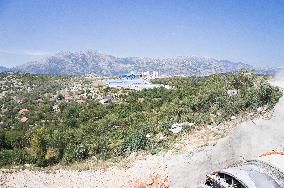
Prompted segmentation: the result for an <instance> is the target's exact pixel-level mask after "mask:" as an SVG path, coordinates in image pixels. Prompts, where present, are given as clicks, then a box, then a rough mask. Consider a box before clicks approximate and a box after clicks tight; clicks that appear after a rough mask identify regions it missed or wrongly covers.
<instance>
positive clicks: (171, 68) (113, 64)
mask: <svg viewBox="0 0 284 188" xmlns="http://www.w3.org/2000/svg"><path fill="white" fill-rule="evenodd" d="M240 69H248V70H252V69H254V67H253V66H251V65H248V64H244V63H241V62H232V61H228V60H217V59H214V58H206V57H176V58H164V59H158V58H142V57H125V58H124V57H123V58H121V57H115V56H112V55H107V54H103V53H99V52H97V51H93V50H88V51H84V52H60V53H57V54H55V55H53V56H50V57H47V58H46V59H44V60H41V61H33V62H29V63H26V64H23V65H21V66H17V67H14V68H11V69H7V68H5V67H0V72H1V71H2V72H3V71H7V70H9V71H14V72H25V73H35V74H67V75H84V74H90V73H93V74H96V75H98V76H117V75H121V74H124V73H128V72H131V71H134V72H144V71H158V72H159V73H160V74H162V75H167V76H173V75H185V76H205V75H210V74H213V73H225V72H233V71H237V70H240ZM267 71H268V70H267Z"/></svg>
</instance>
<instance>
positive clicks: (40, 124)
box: [0, 72, 282, 166]
mask: <svg viewBox="0 0 284 188" xmlns="http://www.w3.org/2000/svg"><path fill="white" fill-rule="evenodd" d="M74 80H76V81H78V80H79V81H81V82H80V83H82V84H83V85H84V83H85V84H90V83H89V81H86V80H84V78H81V77H71V76H55V75H53V76H52V75H30V74H15V75H10V74H0V86H1V88H0V90H1V93H2V94H1V96H0V110H1V113H0V127H1V128H0V166H7V165H21V164H25V163H33V164H36V165H38V166H48V165H52V164H56V163H59V162H61V163H71V162H74V161H81V160H85V159H87V158H89V157H91V156H96V157H97V158H100V159H108V158H111V157H116V156H127V155H129V154H130V153H131V152H133V151H138V150H147V151H150V152H151V153H156V152H157V151H158V150H159V149H161V148H162V147H164V146H166V145H167V143H169V142H170V141H174V140H175V138H176V137H177V136H178V135H179V134H182V133H183V132H188V131H190V130H192V129H194V128H195V127H197V126H202V125H207V124H213V125H215V126H218V125H219V124H221V123H224V122H226V121H229V120H230V119H231V117H232V116H238V115H242V114H243V113H250V112H256V111H257V109H258V108H259V107H264V106H267V108H268V109H270V108H273V107H274V105H275V104H276V103H277V101H278V100H279V98H280V97H281V95H282V93H281V92H280V90H279V89H278V88H275V87H272V86H270V85H269V84H268V83H267V82H266V80H265V78H264V77H263V76H259V75H255V74H251V73H247V72H238V73H232V74H221V75H220V74H218V75H212V76H208V77H187V78H180V77H174V78H165V79H156V80H153V81H152V82H154V83H159V84H167V85H170V86H172V89H165V88H155V89H148V90H142V91H130V90H123V91H118V90H117V89H110V88H101V87H99V88H98V90H97V91H98V93H97V95H100V94H101V95H103V94H106V93H107V94H113V95H115V94H117V93H118V92H120V93H119V96H118V99H117V100H116V102H111V103H107V104H101V103H99V101H98V99H96V98H94V97H91V96H89V95H88V93H90V91H89V89H91V88H87V89H85V90H84V89H80V93H79V94H78V95H80V97H79V98H80V99H82V100H84V102H82V103H81V102H78V101H76V100H75V99H73V98H72V99H69V100H67V99H66V98H65V97H64V95H63V94H62V91H63V90H64V91H66V88H68V87H71V86H72V83H73V82H74ZM67 91H68V89H67ZM99 92H102V93H99ZM85 93H87V95H84V94H85ZM73 95H76V94H73ZM82 96H84V97H82ZM75 98H76V97H75ZM21 109H27V110H28V111H22V112H20V110H21ZM23 117H26V118H27V120H26V121H24V120H23V121H21V120H22V118H23ZM184 122H188V123H190V124H191V126H185V127H183V129H182V131H181V132H180V133H178V134H174V133H173V132H172V131H171V130H170V128H171V126H172V125H173V124H175V123H184Z"/></svg>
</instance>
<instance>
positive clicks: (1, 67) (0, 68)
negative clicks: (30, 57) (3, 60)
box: [0, 66, 9, 72]
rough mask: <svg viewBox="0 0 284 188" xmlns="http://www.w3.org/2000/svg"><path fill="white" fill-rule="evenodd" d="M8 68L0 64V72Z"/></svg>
mask: <svg viewBox="0 0 284 188" xmlns="http://www.w3.org/2000/svg"><path fill="white" fill-rule="evenodd" d="M8 70H9V69H8V68H6V67H3V66H0V72H5V71H8Z"/></svg>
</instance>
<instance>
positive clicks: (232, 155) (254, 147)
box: [0, 74, 284, 188]
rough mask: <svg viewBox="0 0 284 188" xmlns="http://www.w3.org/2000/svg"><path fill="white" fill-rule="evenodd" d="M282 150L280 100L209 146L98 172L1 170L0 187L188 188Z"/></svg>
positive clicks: (283, 107) (277, 82)
mask: <svg viewBox="0 0 284 188" xmlns="http://www.w3.org/2000/svg"><path fill="white" fill-rule="evenodd" d="M283 75H284V74H283ZM283 77H284V76H283ZM283 77H281V76H279V77H277V78H276V79H275V80H274V81H273V82H272V83H273V84H275V85H278V86H280V87H282V88H284V80H282V78H283ZM189 139H191V138H189ZM283 148H284V98H281V100H280V101H279V103H278V104H277V106H276V107H275V110H274V113H273V117H272V118H271V119H269V120H264V119H258V120H255V121H247V122H244V123H241V124H240V125H238V126H236V127H235V128H233V129H232V130H231V131H230V133H229V134H228V135H227V136H226V137H224V138H222V139H219V140H218V141H217V142H216V143H215V144H214V145H209V146H205V147H202V148H199V149H196V148H192V147H188V149H187V150H185V151H183V152H182V153H181V154H173V153H165V154H159V155H155V156H147V157H146V158H145V159H142V160H136V161H134V162H133V163H132V164H131V165H130V167H129V168H125V167H118V166H114V167H110V168H108V169H106V170H99V171H68V170H58V171H54V172H52V173H47V172H43V171H29V170H22V171H17V172H13V173H7V172H5V171H3V170H2V171H0V187H111V188H113V187H133V186H134V185H135V184H136V182H135V181H136V180H137V181H140V182H144V183H145V184H152V185H154V184H155V181H158V182H159V183H160V184H161V182H163V181H165V177H167V176H168V177H169V181H170V187H178V188H183V187H189V188H191V187H196V185H197V184H198V183H199V182H200V181H201V180H202V179H203V178H204V176H205V175H206V174H208V173H210V172H212V171H215V170H219V169H221V168H224V167H227V166H228V165H231V164H233V163H236V162H238V161H242V160H248V159H252V158H255V157H257V156H258V155H260V154H261V153H265V152H268V151H271V150H283ZM151 177H154V178H153V179H152V178H151Z"/></svg>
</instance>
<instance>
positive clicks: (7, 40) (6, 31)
mask: <svg viewBox="0 0 284 188" xmlns="http://www.w3.org/2000/svg"><path fill="white" fill-rule="evenodd" d="M88 49H94V50H98V51H100V52H103V53H106V54H111V55H115V56H118V57H129V56H139V57H158V58H165V57H176V56H203V57H212V58H216V59H227V60H231V61H236V62H244V63H248V64H251V65H253V66H257V67H264V66H269V67H284V1H283V0H255V1H252V0H215V1H213V0H196V1H195V0H171V1H169V0H143V1H141V0H128V1H127V0H44V1H42V0H0V65H1V66H7V67H13V66H17V65H21V64H24V63H26V62H28V61H33V60H41V59H44V58H45V57H47V56H50V55H53V54H55V53H57V52H60V51H72V52H77V51H84V50H88Z"/></svg>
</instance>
